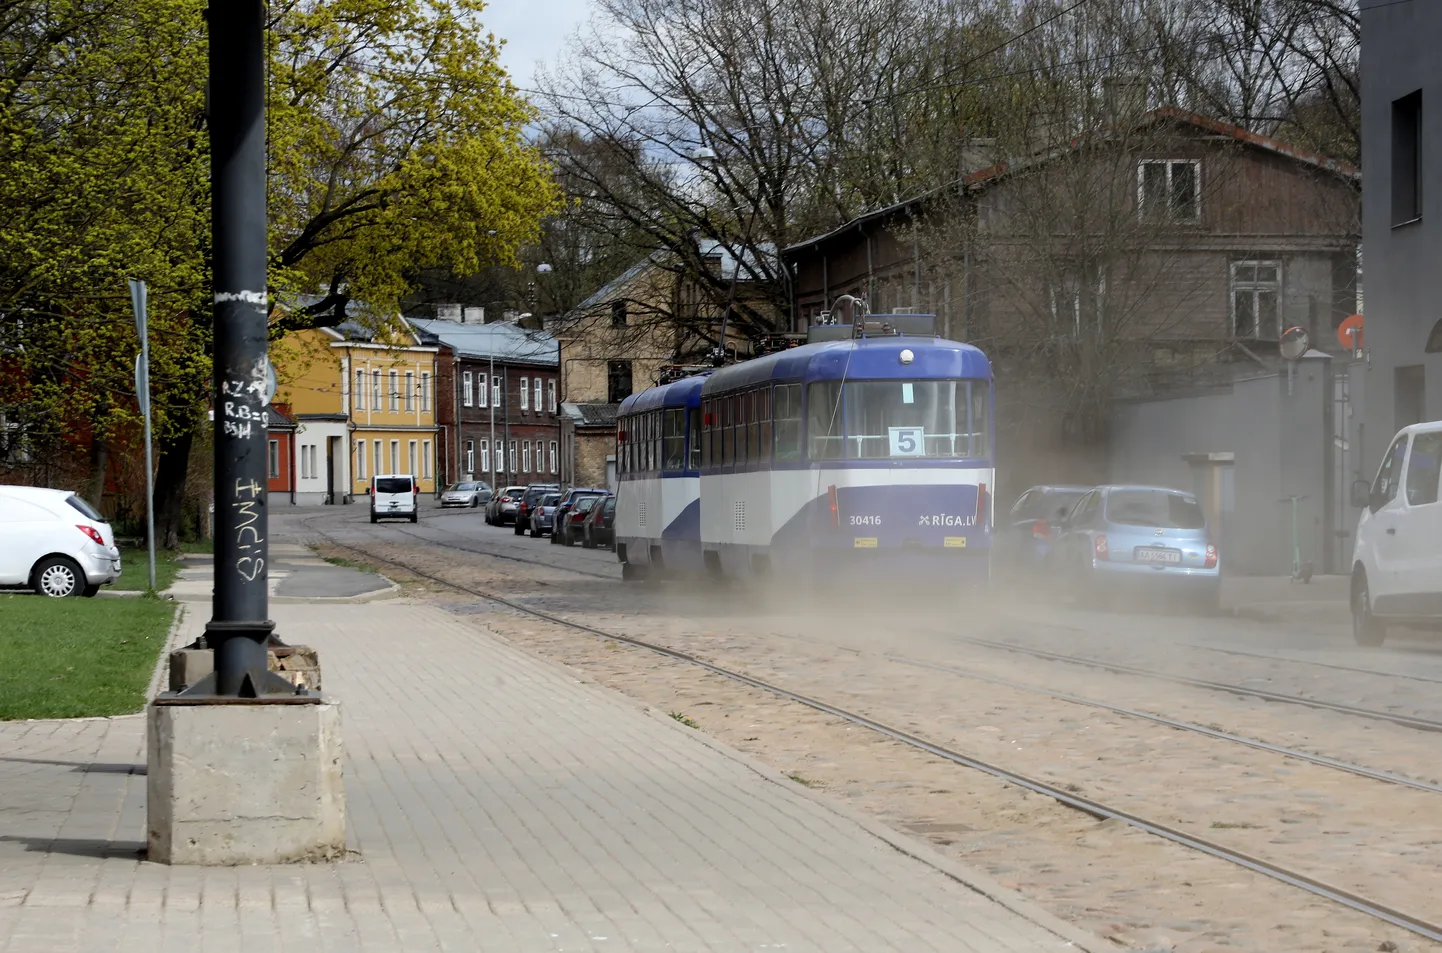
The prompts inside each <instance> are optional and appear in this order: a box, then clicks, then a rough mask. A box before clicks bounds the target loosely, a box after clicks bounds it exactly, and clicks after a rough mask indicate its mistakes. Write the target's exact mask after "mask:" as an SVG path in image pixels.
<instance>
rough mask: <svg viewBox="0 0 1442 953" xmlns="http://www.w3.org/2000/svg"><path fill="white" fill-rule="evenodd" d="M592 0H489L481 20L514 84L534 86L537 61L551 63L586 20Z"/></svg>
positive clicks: (527, 86)
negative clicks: (497, 45) (496, 41)
mask: <svg viewBox="0 0 1442 953" xmlns="http://www.w3.org/2000/svg"><path fill="white" fill-rule="evenodd" d="M591 3H592V0H491V3H490V5H489V6H487V7H486V9H485V11H484V12H482V14H481V22H482V23H483V24H485V27H486V29H487V30H489V31H490V32H491V33H494V34H495V35H496V38H497V39H502V40H505V41H506V45H505V46H504V47H502V48H501V65H503V66H505V67H506V69H507V70H508V71H509V72H510V74H511V79H512V81H513V82H515V84H516V85H517V86H521V87H524V88H526V89H534V88H535V74H536V63H537V61H538V60H545V61H547V62H554V61H555V59H556V56H557V54H558V53H560V52H561V50H562V48H563V47H564V46H565V44H566V39H567V38H568V37H570V36H571V34H573V33H575V32H576V28H577V27H578V26H580V25H581V24H583V23H585V22H586V19H587V18H588V17H589V16H590V13H591Z"/></svg>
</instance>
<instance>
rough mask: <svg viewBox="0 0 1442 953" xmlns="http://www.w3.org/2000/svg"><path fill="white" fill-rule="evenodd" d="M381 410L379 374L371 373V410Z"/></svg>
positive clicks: (376, 372) (378, 372) (377, 372)
mask: <svg viewBox="0 0 1442 953" xmlns="http://www.w3.org/2000/svg"><path fill="white" fill-rule="evenodd" d="M380 409H381V372H380V371H372V372H371V410H380Z"/></svg>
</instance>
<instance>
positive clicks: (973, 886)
mask: <svg viewBox="0 0 1442 953" xmlns="http://www.w3.org/2000/svg"><path fill="white" fill-rule="evenodd" d="M518 647H519V646H518ZM543 661H550V660H549V659H545V660H543ZM562 667H564V668H567V669H568V670H570V671H574V670H572V669H570V668H569V666H562ZM586 684H587V685H590V686H591V687H592V688H599V689H601V690H603V691H608V692H611V693H613V694H616V695H620V696H621V697H622V698H623V699H625V700H626V701H628V702H631V703H633V704H635V705H636V706H638V707H639V708H640V710H641V712H642V713H643V714H646V715H648V716H649V717H651V718H653V719H655V720H656V721H658V722H660V723H662V724H664V725H665V726H666V727H667V728H669V729H671V730H673V731H682V732H685V733H686V736H687V737H689V738H691V739H692V740H694V741H697V742H700V743H701V744H703V745H705V746H706V747H708V748H710V749H711V750H713V751H715V752H716V753H717V754H720V755H722V756H724V757H727V758H729V759H731V760H732V761H735V762H736V763H738V764H740V765H742V766H744V767H746V768H747V769H748V770H750V771H751V772H752V773H754V774H757V775H759V776H761V777H762V778H764V779H765V780H767V781H770V782H771V783H773V784H779V785H782V786H783V787H785V788H786V789H787V790H789V791H791V792H793V793H795V794H798V795H800V796H801V797H803V798H806V799H807V800H809V801H811V802H813V803H815V804H817V805H819V806H820V807H823V808H825V809H826V810H828V811H830V812H831V813H832V814H835V815H837V816H838V817H841V818H844V819H845V820H848V821H850V822H851V823H853V824H855V825H856V826H858V827H860V828H861V829H862V830H864V831H866V833H868V834H870V835H871V836H872V837H875V838H876V839H878V840H880V841H883V842H884V843H885V844H886V845H887V846H889V847H891V848H892V849H894V850H896V851H897V852H899V853H902V854H905V855H906V856H907V857H910V858H911V859H912V860H915V861H918V862H919V863H922V864H925V865H926V866H928V867H930V868H932V869H933V870H935V871H937V872H938V873H940V874H942V875H943V876H945V877H947V878H949V879H951V880H954V881H956V882H957V883H959V884H961V885H962V886H963V887H966V888H967V889H969V890H971V891H973V892H975V893H978V894H981V895H982V896H983V897H986V898H987V899H988V900H991V901H993V902H994V903H997V904H1000V905H1001V906H1002V907H1004V908H1006V909H1007V910H1010V911H1011V912H1012V913H1015V914H1016V915H1017V916H1019V917H1022V918H1023V919H1025V920H1027V921H1029V922H1031V923H1034V924H1036V925H1037V926H1039V927H1041V928H1042V929H1044V930H1047V931H1048V932H1050V933H1054V934H1056V935H1057V936H1058V937H1060V938H1061V939H1063V940H1065V941H1066V942H1067V946H1069V947H1074V948H1076V949H1079V950H1083V951H1085V953H1114V951H1115V950H1116V947H1115V946H1114V945H1111V944H1109V943H1107V942H1106V941H1105V940H1103V939H1102V938H1101V937H1099V936H1097V935H1096V934H1094V933H1088V932H1087V931H1086V930H1083V929H1082V928H1081V927H1078V926H1073V925H1072V924H1070V923H1068V922H1066V921H1065V920H1063V919H1061V918H1060V917H1058V916H1057V915H1056V914H1054V913H1051V912H1049V911H1047V910H1045V909H1043V908H1042V907H1041V906H1039V905H1038V904H1036V903H1033V902H1032V901H1030V900H1028V899H1026V898H1025V897H1023V896H1022V895H1021V894H1020V893H1018V892H1017V891H1015V890H1013V889H1011V888H1010V887H1003V886H1002V885H1001V884H1000V883H999V882H998V881H996V880H994V879H992V878H991V877H990V876H988V875H987V874H984V873H982V872H981V871H979V870H977V869H976V868H974V867H970V866H968V865H966V864H963V863H960V862H958V861H955V860H952V859H951V858H950V857H947V856H946V855H945V854H942V853H941V852H940V851H938V850H936V849H935V848H933V847H932V846H931V845H929V844H927V843H925V842H924V841H920V840H917V839H916V838H914V837H910V836H908V835H906V834H902V833H901V832H900V831H897V830H895V829H893V828H891V827H888V826H886V825H885V824H882V823H881V822H879V821H876V820H874V819H872V818H871V817H868V816H867V815H865V814H862V813H860V812H859V811H857V810H855V809H854V808H851V807H848V806H847V805H845V804H841V803H839V802H838V801H837V800H836V799H835V798H833V797H830V796H829V795H827V794H824V793H822V792H820V791H814V790H812V789H811V788H808V787H806V786H805V785H802V784H797V783H796V782H795V781H792V780H791V779H790V778H788V777H786V776H785V775H784V774H782V773H781V772H780V771H778V770H776V769H775V768H773V767H771V766H770V765H768V764H765V763H763V762H761V761H757V760H756V759H755V758H753V757H751V756H750V755H748V754H746V753H745V752H743V751H738V750H737V749H735V748H732V747H731V746H730V745H728V744H726V743H725V742H724V741H720V740H718V739H716V738H713V737H712V736H710V735H708V734H706V733H705V731H704V730H702V729H697V728H689V727H687V726H685V725H682V724H680V723H679V722H677V721H676V720H675V719H674V718H671V717H670V716H668V715H666V714H665V713H664V712H662V711H660V710H659V709H657V708H653V707H652V706H651V705H649V704H646V703H645V702H641V701H639V700H638V699H635V698H632V697H631V696H630V695H627V694H625V693H624V692H621V691H618V690H616V689H609V688H606V687H605V686H604V685H599V684H597V683H595V682H592V681H587V682H586Z"/></svg>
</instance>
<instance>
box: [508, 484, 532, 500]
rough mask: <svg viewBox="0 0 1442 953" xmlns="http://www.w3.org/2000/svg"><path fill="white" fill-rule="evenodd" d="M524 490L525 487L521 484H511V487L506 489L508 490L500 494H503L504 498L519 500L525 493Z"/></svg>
mask: <svg viewBox="0 0 1442 953" xmlns="http://www.w3.org/2000/svg"><path fill="white" fill-rule="evenodd" d="M525 492H526V488H525V487H522V486H513V487H511V488H510V489H508V490H507V491H506V492H505V493H504V494H502V495H503V496H505V498H506V499H508V500H519V499H520V498H521V496H522V495H524V494H525Z"/></svg>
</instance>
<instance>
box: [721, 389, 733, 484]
mask: <svg viewBox="0 0 1442 953" xmlns="http://www.w3.org/2000/svg"><path fill="white" fill-rule="evenodd" d="M735 420H736V398H735V397H733V396H730V395H727V396H725V397H722V398H721V465H722V466H723V467H729V466H730V465H731V463H732V461H733V460H734V459H735V458H734V457H733V456H732V454H733V453H735V451H736V435H735V434H734V433H733V432H732V431H731V427H732V424H733V422H734V421H735Z"/></svg>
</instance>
